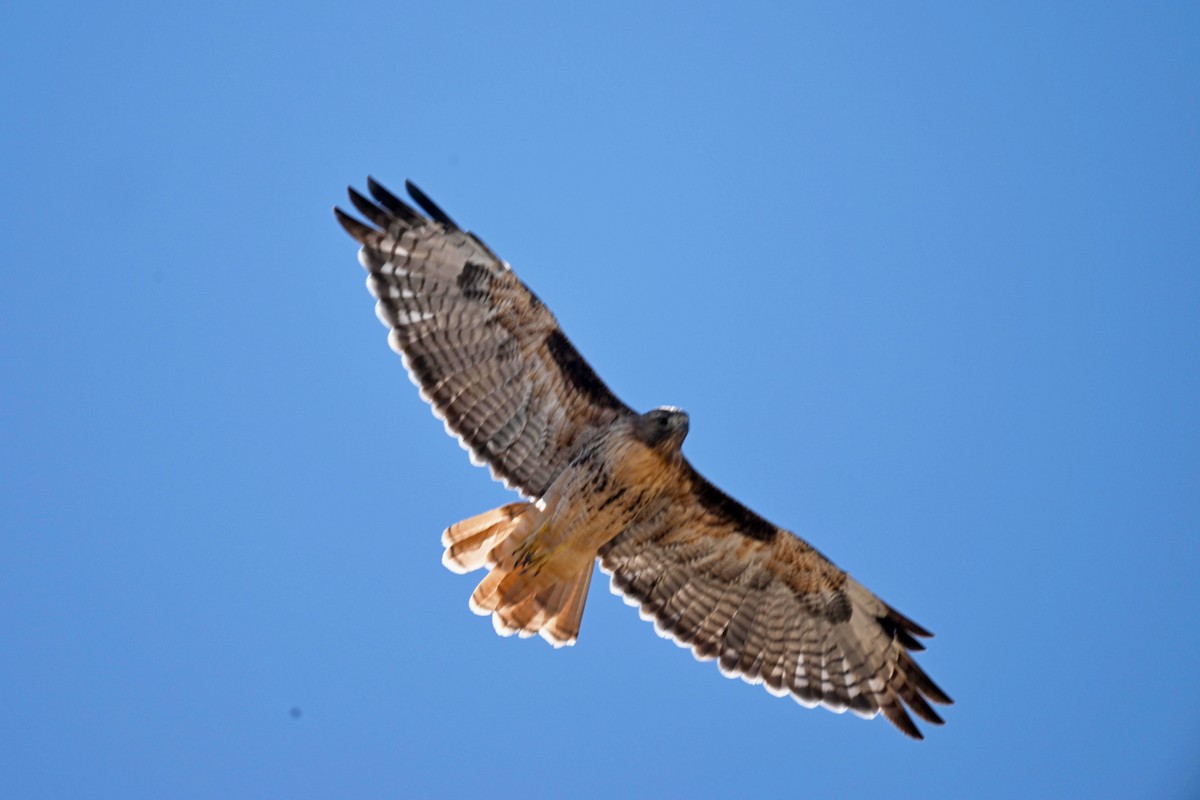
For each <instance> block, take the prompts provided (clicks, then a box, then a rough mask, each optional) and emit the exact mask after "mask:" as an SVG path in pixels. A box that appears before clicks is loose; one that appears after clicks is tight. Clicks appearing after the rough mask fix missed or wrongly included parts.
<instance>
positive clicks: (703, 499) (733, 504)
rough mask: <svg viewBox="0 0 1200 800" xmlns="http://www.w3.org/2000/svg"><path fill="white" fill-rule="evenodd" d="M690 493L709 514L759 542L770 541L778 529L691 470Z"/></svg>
mask: <svg viewBox="0 0 1200 800" xmlns="http://www.w3.org/2000/svg"><path fill="white" fill-rule="evenodd" d="M692 491H693V492H695V493H696V498H697V499H698V500H699V501H700V503H701V504H702V505H703V506H704V507H705V508H707V509H708V510H709V511H710V512H711V513H713V514H716V515H717V516H719V517H723V518H725V519H727V520H729V521H730V522H731V523H733V525H734V526H735V527H736V528H737V529H738V531H739V532H741V533H743V534H745V535H746V536H749V537H750V538H751V539H756V540H758V541H760V542H769V541H772V540H773V539H774V538H775V536H776V535H777V534H778V533H779V528H777V527H776V526H774V525H772V524H771V523H769V522H767V521H766V520H765V519H763V518H762V517H760V516H759V515H758V514H755V513H754V512H753V511H751V510H750V509H748V508H746V507H745V506H744V505H742V504H741V503H739V502H738V501H737V500H734V499H733V498H732V497H730V496H729V495H727V494H725V493H724V492H722V491H721V490H720V489H718V488H717V487H716V486H713V485H712V483H710V482H709V480H708V479H707V478H705V477H704V476H703V475H701V474H700V473H698V472H696V471H695V470H694V469H693V470H692Z"/></svg>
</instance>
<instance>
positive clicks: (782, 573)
mask: <svg viewBox="0 0 1200 800" xmlns="http://www.w3.org/2000/svg"><path fill="white" fill-rule="evenodd" d="M681 483H682V485H681V486H680V487H679V490H678V492H676V493H674V494H669V495H667V496H664V497H663V498H661V499H660V500H659V501H658V504H657V507H656V509H655V510H654V511H653V512H652V513H650V514H648V515H647V516H646V517H645V518H644V521H643V522H641V523H639V524H636V525H634V526H632V527H630V528H627V529H626V530H625V531H624V532H622V533H621V534H620V535H619V536H617V537H616V538H615V539H613V540H612V541H611V542H609V543H608V544H607V545H605V546H604V547H603V548H602V549H601V550H600V558H601V561H600V566H601V568H603V569H604V571H605V572H608V573H610V574H611V575H612V587H613V591H614V592H616V593H618V594H621V595H623V596H624V597H625V598H626V602H629V603H630V604H631V605H636V606H639V607H640V610H641V615H642V617H643V618H645V619H648V620H652V621H653V622H654V624H655V629H656V630H657V631H658V632H659V634H660V635H662V636H665V637H669V638H671V639H674V640H675V641H676V642H677V643H678V644H680V645H681V646H683V647H689V648H691V650H692V652H693V653H694V654H695V656H696V658H698V659H700V660H709V659H713V658H716V659H718V660H719V664H720V668H721V671H722V672H723V673H724V674H725V675H728V676H730V677H734V676H739V677H741V678H742V679H743V680H745V681H747V682H749V683H763V684H765V686H766V688H767V690H768V691H769V692H771V693H772V694H775V695H784V694H791V695H792V697H793V698H795V699H796V700H797V701H798V702H800V703H802V704H804V705H806V706H815V705H823V706H825V707H827V708H829V709H832V710H834V711H839V712H840V711H844V710H846V709H847V708H848V709H850V710H851V711H853V712H855V713H856V714H859V715H860V716H864V717H873V716H875V715H876V714H877V713H879V712H881V711H882V712H883V714H884V716H885V717H887V719H888V720H890V721H891V722H892V723H893V724H894V725H895V726H896V727H897V728H899V729H900V730H901V731H903V732H904V733H906V734H908V735H909V736H912V737H914V738H917V739H920V738H922V736H921V733H920V731H919V730H918V729H917V726H916V725H915V724H913V721H912V718H911V717H910V716H909V715H908V713H907V711H906V707H907V709H909V710H911V711H912V712H913V713H915V714H916V715H917V716H918V717H920V718H921V719H923V720H926V721H928V722H932V723H935V724H941V723H942V719H941V717H939V716H938V714H937V712H935V711H934V710H933V709H932V708H931V707H930V705H929V702H930V701H932V702H934V703H941V704H949V703H950V702H951V700H950V698H949V697H947V696H946V694H945V692H943V691H942V690H941V689H939V688H938V687H937V685H936V684H934V682H933V681H932V680H930V678H929V676H928V675H926V674H925V673H924V672H923V671H922V670H921V668H920V667H919V666H917V664H916V662H914V661H913V659H912V656H911V655H910V651H915V650H923V649H924V646H923V645H921V643H920V642H918V641H917V639H916V638H914V637H918V636H923V637H924V636H930V635H931V634H930V633H929V632H928V631H926V630H924V629H923V628H921V627H920V626H919V625H917V624H916V623H914V622H912V621H911V620H909V619H907V618H905V617H903V616H901V615H900V614H899V613H897V612H896V611H895V610H894V609H892V608H890V607H889V606H887V605H886V604H885V603H883V601H881V600H880V599H879V598H877V597H875V595H873V594H871V592H869V591H868V590H867V589H865V588H864V587H863V586H862V585H861V584H859V583H858V582H857V581H855V580H854V579H853V578H851V577H850V576H848V575H847V574H846V573H844V572H842V571H841V570H840V569H838V568H837V567H836V566H834V565H833V563H832V562H830V561H829V560H828V559H827V558H825V557H824V556H823V555H821V554H820V553H819V552H817V551H816V550H815V549H814V548H813V547H811V546H810V545H809V544H808V543H806V542H804V541H803V540H801V539H800V538H798V537H797V536H795V535H794V534H792V533H790V532H788V531H786V530H783V529H782V528H778V527H776V526H775V525H772V524H771V523H769V522H767V521H766V520H764V519H763V518H762V517H760V516H758V515H757V514H755V513H754V512H752V511H750V510H749V509H747V508H746V507H745V506H743V505H741V504H740V503H738V502H737V501H736V500H734V499H732V498H731V497H729V496H728V495H726V494H725V493H724V492H722V491H721V490H719V489H717V488H716V487H715V486H713V485H712V484H711V483H709V482H708V481H707V480H706V479H705V478H703V477H702V476H700V475H699V474H698V473H696V472H695V470H694V469H692V468H691V466H690V465H686V475H685V480H684V481H682V482H681Z"/></svg>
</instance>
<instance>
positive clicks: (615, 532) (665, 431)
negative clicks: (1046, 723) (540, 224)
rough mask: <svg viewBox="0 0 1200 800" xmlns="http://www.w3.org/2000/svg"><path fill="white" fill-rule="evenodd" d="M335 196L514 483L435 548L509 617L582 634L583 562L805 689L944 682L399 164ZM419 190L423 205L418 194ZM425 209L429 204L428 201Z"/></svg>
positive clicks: (449, 388)
mask: <svg viewBox="0 0 1200 800" xmlns="http://www.w3.org/2000/svg"><path fill="white" fill-rule="evenodd" d="M406 188H407V189H408V193H409V195H410V196H411V198H412V201H413V202H414V203H415V204H416V208H414V207H413V206H411V205H409V203H407V202H405V201H403V200H401V199H400V198H398V197H397V196H396V195H394V194H392V193H391V192H389V191H388V190H387V189H385V188H384V187H383V186H381V185H380V184H379V183H377V182H376V181H374V180H373V179H371V178H368V179H367V189H368V192H369V194H370V198H368V197H366V196H364V195H362V194H360V193H359V192H357V191H355V190H354V189H353V188H351V189H350V190H349V195H350V202H351V203H352V205H353V206H354V208H355V209H356V210H357V211H358V213H359V214H361V216H362V217H363V218H364V219H365V220H366V223H369V224H364V223H363V222H362V221H359V220H358V219H356V218H355V217H352V216H350V215H349V214H347V213H345V212H344V211H342V210H341V209H340V208H335V209H334V213H335V214H336V216H337V219H338V221H339V222H340V223H341V225H342V227H343V228H345V229H346V232H347V233H349V234H350V236H351V237H353V238H354V239H355V240H356V241H357V242H358V243H359V244H360V245H361V246H362V247H361V249H360V250H359V253H358V259H359V261H360V262H361V263H362V265H363V267H364V268H365V269H366V271H367V288H368V289H370V291H371V293H372V294H373V295H375V297H376V298H377V299H378V302H377V304H376V306H375V312H376V314H377V315H378V316H379V319H380V320H381V321H382V322H383V324H384V325H385V326H386V327H387V328H389V330H390V332H389V334H388V342H389V344H390V345H391V347H392V349H393V350H395V351H396V352H397V353H399V354H400V356H401V358H402V359H403V361H404V365H405V367H406V368H407V369H408V373H409V376H410V377H411V378H412V380H413V382H414V383H415V384H416V385H417V386H418V387H419V389H420V393H421V397H422V398H424V399H425V401H426V402H428V403H429V404H430V406H431V407H432V409H433V412H434V414H435V415H436V416H438V417H439V418H441V419H442V420H443V421H444V422H445V426H446V429H447V431H448V432H449V433H450V434H452V435H453V436H456V437H457V438H458V439H459V440H460V442H461V443H462V445H463V446H464V447H465V448H466V449H467V450H468V451H469V452H470V454H471V459H472V461H474V462H475V463H479V464H487V465H488V466H489V467H490V468H491V471H492V474H493V476H495V477H496V478H497V479H499V480H502V481H503V482H504V483H505V484H506V485H507V486H509V487H510V488H512V489H516V490H517V491H518V492H520V493H521V495H522V496H523V498H524V499H523V500H522V501H521V502H516V503H509V504H508V505H505V506H501V507H500V508H497V509H494V510H491V511H485V512H484V513H482V514H479V515H477V516H474V517H471V518H469V519H466V520H463V521H462V522H459V523H456V524H454V525H451V526H450V527H449V528H447V529H446V531H445V532H444V533H443V534H442V545H443V546H444V547H445V554H444V555H443V557H442V562H443V563H444V564H445V565H446V566H447V567H448V568H450V569H451V570H453V571H455V572H460V573H465V572H471V571H474V570H480V569H484V570H486V571H487V574H486V576H485V577H484V578H483V580H482V581H480V583H479V585H478V586H477V587H476V589H475V591H474V593H473V594H472V595H471V599H470V607H471V610H473V611H474V612H475V613H477V614H481V615H491V617H492V622H493V624H494V626H495V628H496V631H497V632H499V633H500V634H502V635H505V636H508V635H512V634H514V633H515V634H518V635H519V636H522V637H527V636H533V635H534V634H538V635H540V636H541V637H542V638H544V639H546V640H547V641H548V642H550V643H551V644H553V645H554V646H555V647H561V646H562V645H569V644H574V642H575V640H576V637H578V636H579V625H580V620H581V619H582V616H583V607H584V603H585V602H586V600H587V595H588V588H589V586H590V584H591V580H592V573H593V565H594V563H595V561H596V559H599V560H600V568H601V569H602V570H604V571H605V572H606V573H608V574H609V575H611V576H612V588H613V591H614V592H616V593H618V594H621V595H623V596H624V598H625V600H626V602H628V603H629V604H631V605H635V606H638V607H639V608H640V613H641V616H642V617H643V618H645V619H648V620H651V621H653V622H654V625H655V628H656V630H657V631H658V632H659V634H660V635H662V636H664V637H668V638H671V639H674V640H675V641H676V642H677V643H679V644H680V645H681V646H683V647H688V648H690V649H691V650H692V652H693V654H694V655H695V656H696V658H698V659H700V660H711V659H716V660H717V663H718V665H719V667H720V669H721V672H722V673H724V674H726V675H728V676H730V677H733V676H740V677H741V678H742V679H743V680H746V681H747V682H749V683H761V684H763V685H764V686H765V687H766V689H767V691H769V692H771V693H772V694H775V695H780V696H781V695H785V694H790V695H791V696H792V697H793V698H795V699H796V700H797V701H798V702H800V703H801V704H803V705H805V706H809V707H811V706H815V705H822V706H825V707H826V708H829V709H831V710H833V711H838V712H841V711H844V710H846V709H850V710H851V711H853V712H855V713H856V714H858V715H860V716H863V717H868V718H869V717H874V716H875V715H877V714H879V713H880V712H882V713H883V715H884V716H885V717H886V718H887V719H888V720H889V721H891V722H892V724H894V725H895V726H896V727H897V728H899V729H900V730H901V731H903V732H904V733H905V734H907V735H908V736H911V737H913V738H916V739H920V738H923V737H922V735H921V732H920V730H919V729H918V728H917V726H916V725H915V724H914V722H913V720H912V717H911V716H910V715H909V712H910V711H911V712H912V713H913V714H915V715H916V716H917V717H919V718H920V719H922V720H925V721H927V722H931V723H934V724H939V725H940V724H942V719H941V717H940V716H938V714H937V712H936V711H935V710H934V709H933V708H932V707H931V706H930V703H931V702H932V703H938V704H943V705H948V704H950V703H951V702H952V701H951V700H950V698H949V697H948V696H947V695H946V693H945V692H943V691H942V690H941V689H940V688H938V686H937V684H935V683H934V682H933V681H932V680H931V679H930V678H929V676H928V675H926V674H925V672H924V671H923V670H922V669H921V668H920V667H919V666H918V665H917V663H916V662H915V661H914V660H913V657H912V653H913V652H914V651H918V650H923V649H924V646H923V645H922V644H921V642H920V641H918V639H919V638H924V637H928V636H930V635H931V634H930V633H929V632H928V631H927V630H925V629H924V628H922V627H921V626H920V625H917V624H916V623H915V622H913V621H912V620H910V619H908V618H907V617H905V616H904V615H902V614H900V613H899V612H897V611H896V610H895V609H893V608H891V607H890V606H888V605H887V604H886V603H884V602H883V601H882V600H880V599H879V598H878V597H876V596H875V595H874V594H872V593H871V592H870V591H869V590H868V589H866V588H865V587H864V586H862V585H861V584H860V583H858V582H857V581H856V580H854V579H853V578H851V577H850V576H849V575H848V574H846V573H845V572H843V571H842V570H841V569H838V567H836V566H834V564H833V562H831V561H829V559H827V558H825V556H823V555H822V554H821V553H819V552H817V550H816V549H814V548H813V547H812V546H811V545H809V544H808V543H807V542H805V541H804V540H802V539H800V538H799V537H797V536H796V535H795V534H793V533H791V532H790V531H787V530H784V529H783V528H780V527H777V526H776V525H774V524H772V523H770V522H768V521H767V520H766V519H764V518H763V517H761V516H759V515H758V514H756V513H754V512H753V511H751V510H750V509H748V508H746V507H745V506H743V505H742V504H741V503H739V502H738V501H737V500H734V499H733V498H732V497H730V496H729V495H727V494H725V493H724V492H723V491H721V490H720V489H718V488H717V487H716V486H714V485H713V484H712V483H710V482H709V481H708V480H706V479H705V478H704V477H703V476H702V475H700V473H699V472H697V471H696V470H695V468H693V467H692V465H691V464H690V463H689V462H688V460H687V459H686V458H684V456H683V453H682V451H681V447H682V445H683V441H684V438H685V437H686V436H687V434H688V427H689V424H688V415H687V414H686V413H684V412H683V411H681V410H680V409H678V408H674V407H670V406H664V407H661V408H656V409H654V410H652V411H647V412H645V413H638V412H636V411H634V410H633V409H632V408H630V407H629V406H627V405H625V403H623V402H621V400H619V399H618V398H617V396H616V395H615V394H613V392H612V391H611V390H610V389H609V388H608V386H607V385H605V383H604V382H603V381H602V380H601V379H600V378H599V376H597V375H596V373H595V372H594V371H593V370H592V368H591V367H590V366H589V365H588V363H587V362H586V361H584V359H583V357H582V356H581V355H580V354H579V352H578V351H577V350H576V349H575V346H574V345H573V344H571V341H570V340H569V339H568V338H567V337H566V335H565V334H564V333H563V332H562V329H561V328H559V326H558V322H557V321H556V320H555V318H554V315H553V314H551V313H550V310H549V309H548V308H546V306H545V305H544V304H543V303H542V301H541V300H539V299H538V297H537V295H535V294H534V293H533V292H532V291H531V290H530V289H529V288H528V287H527V286H526V285H525V284H524V283H523V282H522V281H521V280H520V279H519V278H518V277H517V276H516V274H515V273H514V272H513V271H512V269H511V268H510V267H509V265H508V264H507V263H506V262H504V261H502V260H501V259H500V258H499V257H498V256H497V255H496V254H495V253H493V252H492V251H491V249H489V248H488V246H487V245H486V244H484V243H483V241H482V240H481V239H480V238H479V237H477V236H475V235H474V234H472V233H470V232H468V231H464V230H463V229H461V228H460V227H459V226H458V225H457V224H455V222H454V221H453V220H452V219H451V218H450V217H449V216H447V215H446V213H445V212H444V211H442V209H441V208H439V207H438V206H437V205H435V204H434V203H433V202H432V201H431V200H430V199H429V198H428V197H427V196H426V195H425V194H424V193H423V192H422V191H421V190H420V189H418V188H417V187H416V186H414V185H413V184H412V183H411V182H408V183H406ZM418 208H419V209H420V211H418V210H417V209H418ZM422 212H423V213H422Z"/></svg>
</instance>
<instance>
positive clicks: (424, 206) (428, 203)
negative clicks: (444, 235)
mask: <svg viewBox="0 0 1200 800" xmlns="http://www.w3.org/2000/svg"><path fill="white" fill-rule="evenodd" d="M404 188H405V189H407V190H408V193H409V195H411V196H412V199H413V200H415V201H416V202H417V205H419V206H420V207H421V210H422V211H424V212H425V213H426V214H428V215H429V218H430V219H432V220H434V221H435V222H440V223H442V224H443V225H445V226H446V227H447V228H449V229H450V230H454V231H456V230H459V227H458V224H457V223H455V221H454V220H452V219H450V216H449V215H448V214H447V213H446V212H445V211H442V209H441V208H440V207H439V206H438V204H437V203H435V202H433V201H432V200H430V199H429V196H428V195H427V194H425V193H424V192H422V191H421V190H420V189H419V188H417V185H416V184H415V183H413V182H412V181H408V180H406V181H405V182H404Z"/></svg>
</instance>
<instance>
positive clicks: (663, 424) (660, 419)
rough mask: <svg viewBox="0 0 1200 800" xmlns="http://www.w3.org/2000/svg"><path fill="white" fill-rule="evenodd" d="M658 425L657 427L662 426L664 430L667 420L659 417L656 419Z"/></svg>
mask: <svg viewBox="0 0 1200 800" xmlns="http://www.w3.org/2000/svg"><path fill="white" fill-rule="evenodd" d="M658 424H659V425H661V426H663V427H664V428H665V427H667V418H666V417H659V418H658Z"/></svg>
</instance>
